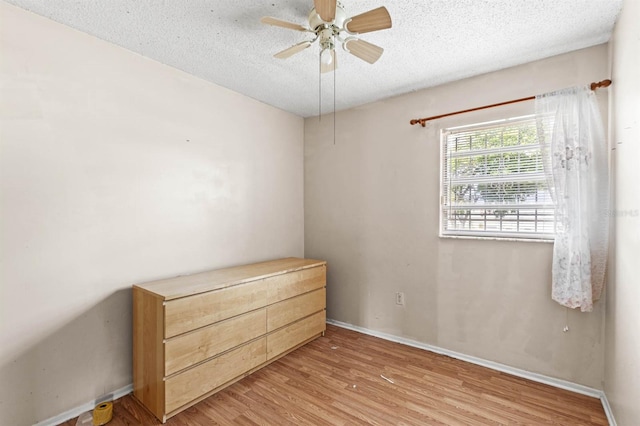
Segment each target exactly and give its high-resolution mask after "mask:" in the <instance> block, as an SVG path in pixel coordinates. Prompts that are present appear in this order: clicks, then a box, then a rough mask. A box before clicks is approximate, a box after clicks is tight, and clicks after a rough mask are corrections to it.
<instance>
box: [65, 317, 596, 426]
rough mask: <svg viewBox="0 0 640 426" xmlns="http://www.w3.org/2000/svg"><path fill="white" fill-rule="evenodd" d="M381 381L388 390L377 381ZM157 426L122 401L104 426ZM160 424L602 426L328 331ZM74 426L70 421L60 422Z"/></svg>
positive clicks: (537, 391)
mask: <svg viewBox="0 0 640 426" xmlns="http://www.w3.org/2000/svg"><path fill="white" fill-rule="evenodd" d="M381 375H382V376H384V377H386V378H388V379H389V380H391V381H392V382H393V383H390V382H389V381H387V380H385V379H384V378H383V377H381ZM152 424H159V422H158V421H157V420H156V419H154V418H153V417H152V416H151V415H150V414H148V412H146V411H145V409H144V408H142V406H140V405H139V404H138V403H137V402H136V401H135V400H134V399H133V398H132V397H131V396H130V395H128V396H126V397H124V398H121V399H119V400H117V401H115V403H114V418H113V420H112V421H111V422H110V423H109V426H119V425H152ZM167 424H168V425H202V426H204V425H301V424H308V425H353V424H375V425H496V424H504V425H511V424H529V425H542V424H556V425H606V424H607V420H606V416H605V414H604V410H603V409H602V405H601V403H600V401H599V400H598V399H595V398H590V397H587V396H583V395H578V394H575V393H572V392H568V391H564V390H561V389H557V388H554V387H551V386H547V385H543V384H539V383H535V382H531V381H528V380H525V379H521V378H518V377H514V376H511V375H508V374H505V373H500V372H497V371H493V370H489V369H486V368H483V367H479V366H476V365H473V364H468V363H466V362H463V361H458V360H456V359H453V358H449V357H446V356H443V355H437V354H433V353H430V352H427V351H423V350H421V349H416V348H412V347H408V346H404V345H400V344H397V343H392V342H388V341H385V340H382V339H378V338H375V337H371V336H367V335H364V334H361V333H356V332H353V331H349V330H345V329H342V328H338V327H335V326H331V325H328V326H327V333H326V336H325V337H321V338H319V339H316V340H315V341H313V342H311V343H309V344H308V345H306V346H304V347H302V348H300V349H298V350H296V351H294V352H292V353H291V354H289V355H287V356H285V357H284V358H282V359H280V360H278V361H276V362H274V363H273V364H270V365H268V366H266V367H265V368H263V369H262V370H260V371H258V372H255V373H254V374H252V375H251V376H249V377H246V378H245V379H243V380H241V381H239V382H237V383H236V384H234V385H232V386H230V387H229V388H227V389H225V390H223V391H221V392H219V393H217V394H215V395H213V396H211V397H209V398H208V399H206V400H204V401H202V402H200V403H199V404H197V405H195V406H193V407H191V408H189V409H187V410H186V411H184V412H182V413H180V414H178V415H177V416H175V417H173V418H171V419H169V421H168V422H167ZM63 425H65V426H74V425H75V419H74V420H70V421H68V422H66V423H63Z"/></svg>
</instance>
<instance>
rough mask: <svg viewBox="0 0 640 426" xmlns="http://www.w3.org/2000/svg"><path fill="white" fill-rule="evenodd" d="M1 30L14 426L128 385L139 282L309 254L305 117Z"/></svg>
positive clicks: (6, 10) (38, 22)
mask: <svg viewBox="0 0 640 426" xmlns="http://www.w3.org/2000/svg"><path fill="white" fill-rule="evenodd" d="M0 19H1V21H0V29H1V30H0V31H1V32H2V33H1V37H2V41H1V43H2V44H1V58H2V59H1V61H0V67H1V68H0V85H1V86H0V87H1V89H2V92H1V94H0V101H1V103H0V125H1V129H0V131H1V152H0V172H1V181H0V185H1V186H0V195H1V203H2V204H1V210H0V211H1V218H0V220H1V226H2V228H1V232H2V237H1V250H2V252H1V253H2V258H1V263H0V268H1V271H0V274H1V275H0V342H1V343H0V424H2V425H12V426H19V425H30V424H33V423H34V422H37V421H41V420H43V419H46V418H48V417H51V416H54V415H58V414H60V413H62V412H64V411H66V410H69V409H71V408H74V407H77V406H79V405H81V404H84V403H87V402H89V401H91V400H92V399H93V398H96V397H99V396H100V395H103V394H106V393H109V392H112V391H114V390H116V389H118V388H121V387H124V386H126V385H128V384H130V383H131V380H132V379H131V331H130V328H131V291H130V286H131V284H133V283H136V282H141V281H147V280H151V279H156V278H162V277H168V276H175V275H178V274H185V273H190V272H196V271H202V270H207V269H211V268H216V267H222V266H226V265H237V264H243V263H248V262H252V261H258V260H264V259H272V258H277V257H282V256H302V255H303V250H304V248H303V244H304V239H303V231H304V228H303V120H302V119H301V118H299V117H296V116H294V115H291V114H289V113H285V112H283V111H280V110H278V109H275V108H272V107H269V106H267V105H264V104H261V103H259V102H257V101H254V100H252V99H249V98H247V97H244V96H241V95H238V94H236V93H233V92H231V91H229V90H226V89H224V88H221V87H219V86H216V85H213V84H210V83H207V82H205V81H203V80H199V79H197V78H194V77H192V76H190V75H187V74H185V73H183V72H180V71H177V70H175V69H172V68H169V67H167V66H163V65H161V64H159V63H156V62H153V61H151V60H149V59H146V58H144V57H142V56H139V55H137V54H133V53H131V52H129V51H126V50H124V49H121V48H119V47H116V46H113V45H110V44H108V43H105V42H102V41H99V40H97V39H95V38H93V37H90V36H88V35H85V34H83V33H80V32H78V31H75V30H72V29H70V28H67V27H65V26H62V25H59V24H56V23H53V22H51V21H48V20H46V19H44V18H41V17H38V16H35V15H32V14H30V13H28V12H25V11H23V10H20V9H17V8H15V7H13V6H8V5H7V4H6V3H2V2H0Z"/></svg>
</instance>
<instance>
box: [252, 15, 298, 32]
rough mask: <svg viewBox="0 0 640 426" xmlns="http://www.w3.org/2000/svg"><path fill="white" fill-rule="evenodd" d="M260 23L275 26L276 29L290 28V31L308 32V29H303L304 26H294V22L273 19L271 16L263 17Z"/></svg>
mask: <svg viewBox="0 0 640 426" xmlns="http://www.w3.org/2000/svg"><path fill="white" fill-rule="evenodd" d="M260 22H262V23H263V24H267V25H273V26H276V27H282V28H288V29H290V30H297V31H308V29H307V28H305V27H303V26H302V25H298V24H294V23H293V22H287V21H283V20H281V19H276V18H272V17H271V16H265V17H263V18H262V19H260Z"/></svg>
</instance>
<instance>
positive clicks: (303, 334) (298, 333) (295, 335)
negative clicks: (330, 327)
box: [267, 310, 327, 359]
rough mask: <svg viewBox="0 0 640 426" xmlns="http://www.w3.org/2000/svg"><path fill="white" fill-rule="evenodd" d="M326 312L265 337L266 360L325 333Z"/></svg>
mask: <svg viewBox="0 0 640 426" xmlns="http://www.w3.org/2000/svg"><path fill="white" fill-rule="evenodd" d="M326 322H327V316H326V311H324V310H323V311H321V312H318V313H316V314H313V315H311V316H310V317H307V318H304V319H302V320H300V321H298V322H296V323H294V324H291V325H289V326H287V327H284V328H281V329H280V330H278V331H274V332H273V333H271V334H268V335H267V359H271V358H273V357H276V356H278V355H280V354H282V353H284V352H286V351H288V350H289V349H291V348H293V347H295V346H296V345H299V344H300V343H302V342H304V341H305V340H308V339H310V338H312V337H313V336H316V335H318V334H320V333H322V332H323V331H325V329H326V327H327V325H326Z"/></svg>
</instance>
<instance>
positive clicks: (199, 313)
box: [164, 280, 267, 338]
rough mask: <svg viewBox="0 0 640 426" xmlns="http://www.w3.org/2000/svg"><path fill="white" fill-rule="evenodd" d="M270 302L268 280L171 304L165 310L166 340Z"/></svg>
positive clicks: (171, 302)
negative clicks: (268, 299) (268, 298)
mask: <svg viewBox="0 0 640 426" xmlns="http://www.w3.org/2000/svg"><path fill="white" fill-rule="evenodd" d="M266 301H267V284H266V283H265V280H257V281H253V282H249V283H246V284H242V285H236V286H233V287H228V288H225V289H222V290H216V291H210V292H207V293H202V294H197V295H195V296H189V297H183V298H181V299H176V300H170V301H168V302H166V304H165V307H164V311H165V323H164V337H165V338H169V337H173V336H176V335H178V334H182V333H185V332H187V331H191V330H195V329H197V328H200V327H204V326H206V325H209V324H213V323H215V322H218V321H222V320H224V319H227V318H231V317H234V316H236V315H240V314H242V313H245V312H247V311H252V310H255V309H258V308H261V307H263V306H265V305H266Z"/></svg>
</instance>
